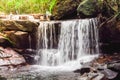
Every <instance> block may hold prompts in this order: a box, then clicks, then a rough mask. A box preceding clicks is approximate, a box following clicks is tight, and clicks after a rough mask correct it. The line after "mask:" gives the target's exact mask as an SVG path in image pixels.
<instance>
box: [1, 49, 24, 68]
mask: <svg viewBox="0 0 120 80" xmlns="http://www.w3.org/2000/svg"><path fill="white" fill-rule="evenodd" d="M0 50H1V51H0V66H4V65H18V64H22V63H26V61H25V59H24V58H23V56H21V55H19V54H18V53H17V52H15V51H14V50H12V49H11V48H5V49H4V48H2V47H0Z"/></svg>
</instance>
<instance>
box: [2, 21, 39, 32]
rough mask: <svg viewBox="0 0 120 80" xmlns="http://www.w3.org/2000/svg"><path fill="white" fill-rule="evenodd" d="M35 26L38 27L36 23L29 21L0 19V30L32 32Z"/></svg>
mask: <svg viewBox="0 0 120 80" xmlns="http://www.w3.org/2000/svg"><path fill="white" fill-rule="evenodd" d="M35 27H38V24H37V23H34V22H31V21H11V20H5V21H4V20H3V21H2V20H1V21H0V31H5V30H7V31H9V30H15V31H26V32H32V31H33V30H34V29H35Z"/></svg>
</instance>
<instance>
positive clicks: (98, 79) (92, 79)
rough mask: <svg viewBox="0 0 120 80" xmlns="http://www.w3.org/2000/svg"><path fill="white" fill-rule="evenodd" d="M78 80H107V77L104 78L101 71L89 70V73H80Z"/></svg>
mask: <svg viewBox="0 0 120 80" xmlns="http://www.w3.org/2000/svg"><path fill="white" fill-rule="evenodd" d="M78 80H107V79H106V78H105V75H104V74H102V73H93V72H90V73H86V74H83V75H81V76H80V77H79V78H78Z"/></svg>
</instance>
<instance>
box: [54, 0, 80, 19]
mask: <svg viewBox="0 0 120 80" xmlns="http://www.w3.org/2000/svg"><path fill="white" fill-rule="evenodd" d="M80 2H81V0H57V3H56V4H57V5H56V6H55V7H54V9H53V12H54V13H52V15H53V19H55V20H58V19H69V18H72V17H74V18H75V16H77V10H76V8H77V6H78V5H79V3H80Z"/></svg>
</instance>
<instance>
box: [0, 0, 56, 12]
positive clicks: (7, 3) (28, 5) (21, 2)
mask: <svg viewBox="0 0 120 80" xmlns="http://www.w3.org/2000/svg"><path fill="white" fill-rule="evenodd" d="M56 1H57V0H0V11H1V12H5V13H8V14H9V13H10V12H12V13H18V14H24V13H45V12H46V11H49V12H51V13H52V10H53V7H54V6H55V5H56Z"/></svg>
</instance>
